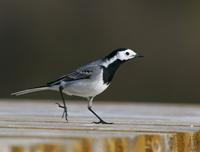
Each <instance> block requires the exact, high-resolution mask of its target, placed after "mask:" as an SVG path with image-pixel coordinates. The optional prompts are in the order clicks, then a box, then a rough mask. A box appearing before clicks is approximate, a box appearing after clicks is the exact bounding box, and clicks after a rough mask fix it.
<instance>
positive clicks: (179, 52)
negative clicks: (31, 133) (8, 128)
mask: <svg viewBox="0 0 200 152" xmlns="http://www.w3.org/2000/svg"><path fill="white" fill-rule="evenodd" d="M199 3H200V2H198V1H196V2H195V1H185V2H184V1H182V2H178V1H144V0H134V1H131V0H125V1H119V0H111V1H89V0H84V1H82V0H75V1H69V0H65V1H64V0H57V1H53V0H40V1H33V0H18V1H11V0H2V1H1V2H0V51H1V55H0V58H1V60H0V68H1V76H0V78H1V79H0V84H1V85H0V98H13V99H16V98H17V99H19V98H34V99H44V98H46V99H60V96H59V94H58V93H56V92H41V93H33V94H29V95H24V96H20V97H11V96H10V93H11V92H15V91H19V90H23V89H26V88H31V87H35V86H40V85H44V84H46V83H47V82H49V81H52V80H54V79H56V78H58V77H59V76H61V75H63V74H66V73H68V72H70V71H71V70H73V69H74V68H76V67H78V66H80V65H81V64H85V63H88V62H90V61H92V60H94V59H97V58H100V57H104V56H105V55H107V54H108V53H110V52H111V51H112V50H113V49H115V48H118V47H126V48H130V49H133V50H134V51H136V52H139V53H140V54H143V55H144V56H145V58H142V59H138V60H132V61H130V62H127V63H126V64H125V65H123V66H122V67H120V69H119V70H118V72H117V74H116V75H115V78H114V80H113V82H112V85H111V86H110V87H109V89H108V90H106V91H105V92H104V93H103V94H101V95H99V96H98V97H97V98H96V100H117V101H122V100H125V101H153V102H189V103H191V102H198V101H199V99H200V81H199V78H200V70H199V65H200V59H199V55H200V42H199V41H200V19H199V16H200V9H199ZM72 99H79V98H75V97H70V100H72Z"/></svg>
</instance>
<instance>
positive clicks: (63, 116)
mask: <svg viewBox="0 0 200 152" xmlns="http://www.w3.org/2000/svg"><path fill="white" fill-rule="evenodd" d="M56 104H57V105H58V107H59V108H62V109H64V111H63V114H62V118H65V120H66V121H67V122H68V114H67V107H65V106H62V105H60V104H59V103H56Z"/></svg>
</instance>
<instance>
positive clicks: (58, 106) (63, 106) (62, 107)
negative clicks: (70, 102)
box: [56, 103, 65, 108]
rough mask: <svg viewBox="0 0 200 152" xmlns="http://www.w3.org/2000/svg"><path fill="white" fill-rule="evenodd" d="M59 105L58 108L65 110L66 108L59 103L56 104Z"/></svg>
mask: <svg viewBox="0 0 200 152" xmlns="http://www.w3.org/2000/svg"><path fill="white" fill-rule="evenodd" d="M56 104H57V105H58V107H60V108H65V107H64V106H61V105H60V104H59V103H56Z"/></svg>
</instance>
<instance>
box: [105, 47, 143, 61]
mask: <svg viewBox="0 0 200 152" xmlns="http://www.w3.org/2000/svg"><path fill="white" fill-rule="evenodd" d="M138 57H143V56H142V55H139V54H138V53H136V52H134V51H133V50H131V49H127V48H118V49H115V50H113V51H112V52H111V53H110V54H109V55H108V56H106V58H107V59H111V58H116V59H118V60H120V61H122V62H124V61H128V60H130V59H133V58H138Z"/></svg>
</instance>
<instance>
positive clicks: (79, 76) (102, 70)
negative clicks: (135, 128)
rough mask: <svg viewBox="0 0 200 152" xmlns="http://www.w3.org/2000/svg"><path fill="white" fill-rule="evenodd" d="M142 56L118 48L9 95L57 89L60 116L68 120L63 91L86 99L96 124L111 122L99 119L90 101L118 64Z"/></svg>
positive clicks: (100, 90)
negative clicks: (60, 99) (59, 98)
mask: <svg viewBox="0 0 200 152" xmlns="http://www.w3.org/2000/svg"><path fill="white" fill-rule="evenodd" d="M138 57H143V56H142V55H139V54H137V53H135V52H134V51H132V50H131V49H126V48H118V49H116V50H114V51H112V52H111V53H110V54H108V55H107V56H105V57H104V58H102V59H99V60H96V61H93V62H91V63H89V64H86V65H83V66H81V67H79V68H77V69H75V70H74V71H72V72H71V73H69V74H66V75H64V76H62V77H60V78H58V79H57V80H55V81H52V82H50V83H47V84H46V85H45V86H40V87H35V88H31V89H27V90H23V91H19V92H15V93H12V94H11V95H16V96H18V95H23V94H27V93H31V92H36V91H43V90H54V91H59V92H60V95H61V97H62V101H63V105H60V104H59V103H57V104H58V106H59V107H60V108H63V109H64V112H63V115H62V118H63V117H65V119H66V120H67V121H68V119H67V117H68V114H67V107H66V103H65V99H64V96H63V93H65V94H67V95H74V96H79V97H84V98H87V99H88V101H89V102H88V109H89V110H90V111H91V112H92V113H93V114H94V115H95V116H96V117H97V118H98V119H99V121H98V122H94V123H96V124H99V123H102V124H111V123H108V122H106V121H104V120H103V119H101V118H100V117H99V116H98V115H97V114H96V113H95V112H94V110H93V109H92V101H93V99H94V97H95V96H97V95H98V94H100V93H102V92H103V91H104V90H105V89H106V88H107V87H108V86H109V85H110V82H111V81H112V79H113V76H114V74H115V72H116V71H117V69H118V68H119V66H120V65H121V64H123V63H124V62H126V61H128V60H130V59H133V58H138Z"/></svg>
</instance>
